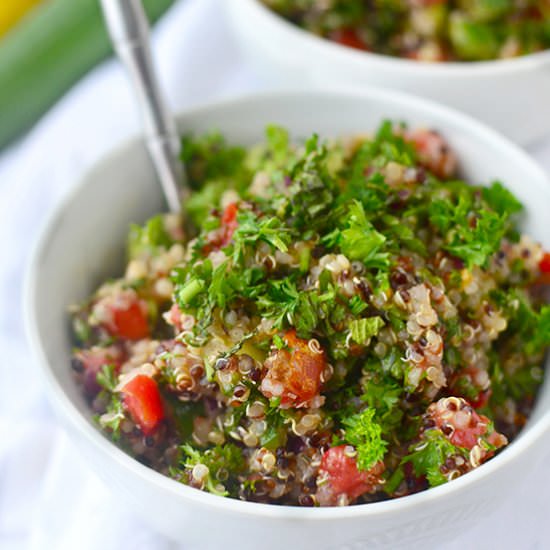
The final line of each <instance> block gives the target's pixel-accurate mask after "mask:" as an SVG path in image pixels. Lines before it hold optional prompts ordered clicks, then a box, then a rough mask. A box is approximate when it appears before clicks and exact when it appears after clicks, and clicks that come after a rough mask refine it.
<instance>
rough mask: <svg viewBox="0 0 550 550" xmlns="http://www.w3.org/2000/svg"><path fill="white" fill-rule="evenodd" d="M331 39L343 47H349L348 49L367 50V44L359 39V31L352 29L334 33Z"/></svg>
mask: <svg viewBox="0 0 550 550" xmlns="http://www.w3.org/2000/svg"><path fill="white" fill-rule="evenodd" d="M329 38H330V39H331V40H332V41H334V42H337V43H338V44H341V45H342V46H347V47H348V48H355V49H356V50H366V49H367V47H366V45H365V43H364V42H363V41H362V40H361V38H359V36H358V34H357V31H356V30H355V29H352V28H345V29H339V30H337V31H334V32H333V33H332V34H331V35H330V37H329Z"/></svg>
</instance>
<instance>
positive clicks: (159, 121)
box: [101, 0, 188, 212]
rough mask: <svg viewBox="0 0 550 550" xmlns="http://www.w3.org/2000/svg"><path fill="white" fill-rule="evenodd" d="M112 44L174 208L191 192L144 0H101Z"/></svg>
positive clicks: (169, 203)
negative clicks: (154, 53)
mask: <svg viewBox="0 0 550 550" xmlns="http://www.w3.org/2000/svg"><path fill="white" fill-rule="evenodd" d="M101 6H102V8H103V15H104V18H105V22H106V24H107V28H108V30H109V35H110V37H111V41H112V43H113V47H114V49H115V51H116V53H117V55H118V57H119V58H120V60H121V61H122V63H123V65H124V66H125V67H126V70H127V72H128V74H129V76H130V79H131V81H132V84H133V87H134V90H135V93H136V96H137V99H138V102H139V105H140V108H141V112H142V118H143V128H144V131H145V140H146V143H147V148H148V150H149V154H150V155H151V159H152V160H153V164H154V165H155V169H156V172H157V176H158V178H159V180H160V183H161V185H162V191H163V193H164V196H165V198H166V202H167V204H168V208H169V209H170V211H171V212H180V211H181V201H182V198H185V196H186V195H187V193H188V186H187V180H186V177H185V170H184V167H183V164H182V163H181V160H180V159H179V153H180V147H181V142H180V138H179V135H178V133H177V130H176V123H175V121H174V119H173V117H172V116H171V114H170V112H169V111H168V109H167V108H166V105H165V103H164V100H163V97H162V94H161V92H160V87H159V84H158V81H157V78H156V75H155V71H154V67H153V61H152V57H151V48H150V35H149V23H148V21H147V17H146V15H145V12H144V10H143V5H142V3H141V0H101Z"/></svg>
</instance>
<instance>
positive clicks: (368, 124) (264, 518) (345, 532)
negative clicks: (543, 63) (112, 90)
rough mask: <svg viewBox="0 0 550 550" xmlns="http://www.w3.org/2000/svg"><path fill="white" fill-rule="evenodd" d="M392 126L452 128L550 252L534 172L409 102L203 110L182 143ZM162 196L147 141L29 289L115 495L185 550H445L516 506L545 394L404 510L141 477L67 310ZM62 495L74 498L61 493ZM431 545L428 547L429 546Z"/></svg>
mask: <svg viewBox="0 0 550 550" xmlns="http://www.w3.org/2000/svg"><path fill="white" fill-rule="evenodd" d="M384 117H391V118H393V119H398V120H406V121H408V122H409V123H410V125H412V126H429V127H433V128H437V129H439V130H440V131H441V132H442V133H443V134H444V135H445V137H446V138H448V140H449V143H450V145H451V146H452V147H453V148H454V149H455V150H456V151H458V153H459V155H460V159H461V167H462V171H463V174H464V176H465V177H467V178H468V179H470V180H473V181H476V182H489V181H491V180H492V179H494V178H500V179H502V180H503V181H504V182H506V184H507V185H508V187H509V188H510V189H511V190H512V191H513V192H514V193H516V194H517V195H518V197H519V198H520V199H521V201H522V202H523V203H524V204H525V205H526V208H527V216H526V221H525V224H524V229H525V230H526V231H528V232H529V233H530V234H531V235H533V236H534V237H536V238H537V239H539V240H541V241H542V242H543V243H544V245H545V246H546V247H547V248H548V247H550V232H549V231H548V205H549V204H550V185H549V183H548V181H547V179H546V177H545V175H544V173H543V172H542V171H541V170H540V169H539V168H538V167H537V166H536V165H535V163H534V162H533V161H532V160H531V159H530V158H529V157H528V156H526V154H524V153H523V152H522V151H521V150H519V149H518V148H517V147H516V146H514V145H512V144H511V143H509V142H508V141H506V140H505V139H503V138H501V137H499V136H498V135H497V134H496V133H494V132H493V131H492V130H489V129H487V128H486V127H485V126H482V125H480V124H478V123H476V122H475V121H473V120H471V119H469V118H467V117H466V116H464V115H461V114H459V113H456V112H454V111H451V110H449V109H447V108H444V107H440V106H437V105H434V104H430V103H427V102H425V101H423V100H419V99H414V98H410V97H407V96H403V95H401V94H398V93H396V92H388V91H377V90H364V91H361V92H358V91H348V92H341V91H327V92H324V93H321V92H314V93H302V92H286V93H281V94H270V95H260V96H255V97H249V98H243V99H239V100H235V101H230V102H226V103H219V104H216V105H212V106H207V107H203V108H198V109H195V110H193V111H190V112H188V113H185V114H183V115H182V116H181V117H179V123H180V128H181V130H182V131H186V132H189V131H193V132H204V131H207V130H210V129H213V128H217V129H219V130H221V131H222V132H223V133H224V134H225V135H226V136H227V137H228V138H229V140H230V141H232V142H237V143H242V144H252V143H255V142H257V141H258V140H260V139H262V135H263V128H264V127H265V125H266V124H268V123H273V122H276V123H278V124H281V125H284V126H286V127H288V128H289V129H290V130H291V131H292V134H293V135H294V136H296V137H300V136H301V137H305V136H307V135H309V134H310V133H311V132H313V131H317V132H318V133H320V135H321V136H337V135H349V134H353V133H359V132H365V131H367V130H373V129H375V128H376V127H377V126H378V124H379V123H380V121H381V120H382V119H383V118H384ZM162 202H163V201H162V197H161V193H160V188H159V186H158V185H157V184H156V183H155V177H154V174H153V170H152V168H151V166H150V164H149V161H148V158H147V154H146V152H145V149H144V148H143V146H142V144H141V142H139V141H137V140H134V141H132V142H130V143H128V144H127V145H125V146H124V147H122V148H121V149H119V150H117V151H116V152H114V153H112V154H111V155H109V156H108V157H107V158H105V159H104V160H103V162H101V163H100V164H99V165H98V166H97V167H96V168H95V169H94V170H92V171H91V172H90V173H88V174H87V175H86V176H85V177H84V178H83V179H82V181H81V182H80V184H79V185H78V186H77V187H76V188H75V189H74V191H73V192H72V193H71V195H70V196H69V197H68V198H67V199H66V200H65V201H64V202H63V204H62V205H61V206H60V207H59V208H58V209H57V211H56V212H55V213H54V215H53V216H52V218H51V220H50V223H49V224H48V226H47V227H46V229H45V231H44V233H43V235H42V237H41V239H40V242H39V243H38V246H37V249H36V251H35V254H34V259H33V262H32V266H31V268H30V271H29V274H28V279H27V287H26V310H27V321H28V330H29V335H30V339H31V341H32V345H33V348H34V351H35V353H36V359H37V362H38V364H39V365H40V367H41V370H42V373H43V374H44V376H45V380H46V382H47V391H48V393H49V396H50V397H51V399H52V402H53V403H54V404H55V407H56V410H57V411H58V413H59V415H60V418H61V419H62V421H63V423H64V424H65V426H66V427H67V429H68V430H69V432H70V434H71V437H72V439H73V441H74V442H75V444H76V445H77V446H78V447H79V448H80V449H81V451H82V453H83V455H84V456H85V457H86V458H87V459H88V460H89V461H90V462H91V464H92V466H93V468H95V470H96V471H97V472H98V473H99V474H100V475H101V476H102V477H103V479H104V480H105V481H106V482H107V484H108V485H109V486H110V487H111V488H112V490H113V492H114V493H115V494H116V495H119V496H120V497H122V500H123V501H124V502H125V503H126V505H127V506H128V507H130V508H131V509H133V510H135V511H136V512H137V513H138V514H141V515H142V516H143V517H144V518H145V519H146V520H147V521H148V522H150V523H151V524H152V525H154V526H156V527H157V528H158V529H159V530H160V531H162V532H164V533H166V534H168V535H170V536H172V537H174V538H176V539H178V540H180V541H182V542H184V543H185V545H186V546H185V547H186V548H208V549H218V548H239V549H243V550H245V549H252V548H258V547H259V548H262V549H265V550H271V549H273V550H280V549H281V548H300V549H301V550H325V549H340V550H353V549H361V548H366V547H367V546H368V548H381V547H389V548H398V547H401V545H407V546H409V547H410V545H411V544H412V543H414V542H418V541H422V542H423V543H425V544H428V545H431V547H433V546H434V545H435V544H437V543H438V542H439V541H441V540H442V539H443V538H445V537H450V536H452V535H454V534H456V533H459V532H461V531H463V530H464V529H466V528H467V527H468V526H470V525H471V524H472V523H473V522H476V521H477V520H478V519H479V518H480V517H482V516H483V515H485V514H487V513H488V512H490V511H492V510H493V509H495V508H496V507H497V506H498V503H499V502H501V501H502V500H503V499H505V498H508V497H509V496H510V495H513V491H514V487H515V486H516V485H517V484H519V483H521V479H522V475H521V474H522V472H524V471H526V470H529V469H530V468H531V467H532V466H533V465H534V464H535V463H536V461H537V460H538V458H539V455H540V453H539V452H538V449H539V448H540V447H539V444H540V439H541V438H542V437H543V435H544V434H545V432H546V431H547V430H548V429H549V428H550V385H549V384H548V383H547V384H545V386H544V388H543V391H542V394H541V396H540V398H539V400H538V404H537V407H536V410H535V412H534V415H533V417H532V419H531V420H530V422H529V425H528V427H526V428H525V430H523V432H522V434H521V436H520V437H519V438H518V439H517V440H516V441H514V442H513V443H512V444H511V445H510V446H509V447H508V448H506V449H505V450H504V451H503V452H502V453H501V454H499V455H498V456H497V457H496V458H495V459H494V460H491V461H490V462H488V463H487V464H485V465H483V466H482V467H481V468H479V469H478V470H476V471H474V472H472V473H470V474H467V475H465V476H464V477H462V478H459V479H458V480H455V481H452V482H451V483H449V484H446V485H444V486H441V487H438V488H435V489H430V490H429V491H426V492H423V493H419V494H416V495H413V496H409V497H405V498H402V499H399V500H394V501H387V502H381V503H375V504H366V505H360V506H351V507H347V508H325V509H308V508H296V507H286V506H273V505H264V504H255V503H250V502H241V501H237V500H232V499H226V498H222V497H217V496H213V495H210V494H207V493H204V492H201V491H198V490H195V489H192V488H189V487H186V486H184V485H181V484H179V483H177V482H175V481H173V480H171V479H168V478H166V477H164V476H162V475H161V474H159V473H157V472H155V471H153V470H151V469H149V468H147V467H145V466H143V465H141V464H140V463H139V462H137V461H135V460H134V459H132V458H131V457H129V456H128V455H126V454H125V453H124V452H122V451H121V450H119V449H118V448H117V447H116V446H115V445H113V444H112V443H111V442H110V441H109V440H108V439H107V438H105V437H104V436H103V435H102V434H101V433H100V432H99V431H98V430H97V428H96V427H95V426H94V424H93V423H92V421H91V419H90V412H89V410H88V407H87V406H86V404H85V401H84V399H83V398H82V396H81V394H80V391H79V389H78V388H77V387H76V385H75V384H74V383H73V379H72V376H71V373H70V367H69V363H70V354H71V336H70V330H69V320H68V315H67V306H68V305H69V304H72V303H74V302H77V301H79V300H81V299H82V298H84V297H86V296H88V295H89V294H90V292H92V290H93V289H94V288H95V287H96V286H97V285H98V283H100V282H101V281H102V280H103V279H104V278H106V277H108V276H112V275H115V274H117V273H120V272H121V269H122V258H123V254H122V251H123V245H124V242H125V237H126V234H127V230H128V225H129V224H130V223H131V222H143V221H144V220H145V219H146V218H147V217H148V216H150V215H152V214H153V213H156V212H158V211H159V210H160V209H161V208H162ZM60 489H61V488H60ZM428 547H429V546H428Z"/></svg>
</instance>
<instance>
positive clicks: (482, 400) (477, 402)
mask: <svg viewBox="0 0 550 550" xmlns="http://www.w3.org/2000/svg"><path fill="white" fill-rule="evenodd" d="M492 393H493V390H491V388H489V389H488V390H485V391H480V392H479V393H478V395H477V397H476V398H475V399H470V403H471V405H472V407H473V408H474V409H482V408H483V407H485V405H487V403H489V399H491V394H492Z"/></svg>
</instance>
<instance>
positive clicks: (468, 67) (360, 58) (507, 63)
mask: <svg viewBox="0 0 550 550" xmlns="http://www.w3.org/2000/svg"><path fill="white" fill-rule="evenodd" d="M239 3H240V4H241V8H242V5H243V4H244V5H245V7H246V9H248V10H251V12H252V13H253V14H254V15H255V16H256V17H259V18H261V19H262V20H263V21H264V22H265V23H267V24H270V25H272V26H279V27H280V28H281V29H282V30H284V32H285V33H286V34H287V36H289V37H290V36H292V37H294V38H295V39H296V40H299V41H301V43H302V45H306V46H310V47H316V48H321V49H322V51H323V53H324V54H325V55H327V56H334V57H335V58H336V59H337V60H341V61H343V60H346V61H352V62H354V63H363V64H365V65H366V64H367V63H368V64H371V65H377V66H378V67H380V68H382V67H384V68H386V69H387V68H391V69H393V70H396V71H404V72H406V73H414V74H415V75H421V76H425V77H426V78H430V77H435V76H438V77H445V78H464V77H467V76H479V75H480V74H482V73H483V74H487V75H495V74H502V73H510V72H512V73H514V72H521V71H529V70H536V69H540V68H546V69H547V70H549V71H550V48H549V49H547V50H542V51H540V52H534V53H530V54H526V55H522V56H518V57H512V58H509V59H491V60H485V61H444V62H429V61H419V60H414V59H406V58H403V57H392V56H390V55H384V54H380V53H376V52H368V51H362V50H357V49H354V48H350V47H348V46H343V45H341V44H338V43H337V42H334V41H332V40H329V39H327V38H323V37H320V36H318V35H316V34H314V33H312V32H310V31H307V30H305V29H303V28H301V27H299V26H298V25H294V24H293V23H291V22H290V21H287V20H286V19H285V18H284V17H282V16H280V15H279V14H277V13H276V12H274V11H273V10H271V9H270V8H268V7H267V6H266V5H265V4H263V3H262V2H260V0H228V2H227V5H228V6H232V5H233V6H235V9H237V8H236V6H237V4H239Z"/></svg>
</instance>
